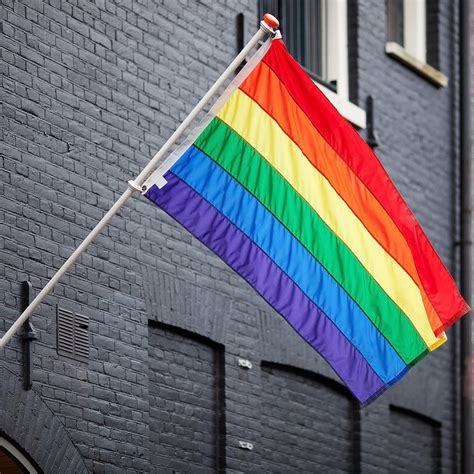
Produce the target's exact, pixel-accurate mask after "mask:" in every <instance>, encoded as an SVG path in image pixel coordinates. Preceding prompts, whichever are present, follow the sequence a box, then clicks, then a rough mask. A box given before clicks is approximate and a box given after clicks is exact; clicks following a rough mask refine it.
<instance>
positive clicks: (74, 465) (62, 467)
mask: <svg viewBox="0 0 474 474" xmlns="http://www.w3.org/2000/svg"><path fill="white" fill-rule="evenodd" d="M0 400H1V403H0V436H1V435H2V434H4V435H6V437H7V438H8V439H10V440H12V441H13V442H14V443H15V444H17V445H18V446H19V447H21V449H22V450H23V451H24V452H25V453H27V454H28V456H29V457H30V458H31V460H33V461H34V463H35V464H36V465H37V466H38V467H39V469H41V470H42V471H43V472H74V473H86V472H88V471H87V468H86V465H85V463H84V460H83V459H82V456H81V454H80V453H79V451H78V449H77V448H76V447H75V446H74V444H73V443H72V441H71V439H70V437H69V434H68V432H67V431H66V429H65V427H64V426H63V424H62V423H61V421H60V420H59V418H58V417H56V416H55V415H54V413H52V411H51V410H50V409H49V408H48V406H47V405H46V403H45V402H44V401H43V400H42V398H41V397H40V396H39V395H38V393H36V391H35V390H28V391H25V390H23V387H22V384H21V381H20V379H19V378H18V377H17V376H16V375H15V374H14V373H13V372H11V371H10V370H8V369H6V368H5V367H2V368H0Z"/></svg>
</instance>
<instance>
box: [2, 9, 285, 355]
mask: <svg viewBox="0 0 474 474" xmlns="http://www.w3.org/2000/svg"><path fill="white" fill-rule="evenodd" d="M276 28H278V20H277V19H276V18H275V17H273V16H272V15H270V14H268V13H266V14H265V15H264V16H263V20H262V21H261V22H260V29H259V30H258V31H257V33H255V34H254V35H253V37H252V38H251V39H250V41H249V42H248V43H247V44H246V46H245V47H244V49H243V50H242V51H241V52H240V53H239V54H238V55H237V56H236V58H235V59H234V60H233V61H232V62H231V63H230V64H229V66H228V67H227V69H226V70H225V71H224V72H223V73H222V75H221V76H220V77H219V78H218V79H217V81H216V82H215V83H214V84H213V86H212V87H211V88H210V89H209V91H208V92H207V93H206V94H205V95H204V97H203V98H202V99H201V100H200V101H199V102H198V104H197V105H196V106H195V107H194V109H193V110H192V111H191V112H190V113H189V115H188V116H187V117H186V118H185V119H184V121H183V122H182V123H181V125H180V126H179V127H178V128H177V129H176V130H175V132H174V133H173V134H172V135H171V137H170V138H169V139H168V140H167V141H166V143H165V144H164V145H163V146H162V147H161V148H160V150H159V151H158V152H157V153H156V155H155V156H154V157H153V158H152V159H151V160H150V162H149V163H148V164H147V165H146V166H145V168H143V170H142V171H141V173H140V174H139V175H138V176H137V177H136V178H135V180H130V181H128V189H127V190H126V191H125V192H124V193H123V194H122V195H121V196H120V197H119V199H118V200H117V201H116V202H115V204H114V205H113V206H112V207H111V208H110V209H109V210H108V212H107V213H106V214H105V215H104V217H102V219H101V220H100V221H99V222H98V223H97V225H96V226H95V227H94V228H93V229H92V230H91V231H90V233H89V235H88V236H87V237H86V238H85V239H84V240H83V241H82V242H81V244H80V245H79V246H78V247H77V248H76V250H74V252H73V253H72V254H71V256H70V257H69V258H68V259H67V260H66V261H65V262H64V264H63V265H62V267H61V268H60V269H59V270H58V271H57V272H56V273H55V274H54V276H53V277H52V278H51V280H49V282H48V283H47V284H46V286H45V287H44V288H43V289H42V290H41V291H40V292H39V293H38V295H37V296H36V298H35V299H34V300H33V301H32V302H31V303H30V304H29V306H28V307H27V308H26V309H25V311H23V313H22V314H21V315H20V316H19V317H18V319H17V320H16V321H15V322H14V323H13V324H12V326H11V327H10V329H8V331H7V332H6V333H5V334H4V335H3V337H2V338H1V339H0V349H3V348H4V347H5V345H6V344H7V343H8V342H9V341H10V339H11V338H12V337H13V336H14V335H15V334H16V332H17V331H18V330H19V329H20V328H21V327H22V325H23V323H24V322H25V321H26V320H27V319H28V318H29V317H30V316H31V315H32V313H33V311H34V310H35V308H36V307H37V306H38V305H39V304H40V303H41V302H42V301H43V300H44V298H45V297H46V296H47V295H48V294H49V293H50V292H51V290H52V289H53V288H54V287H55V285H56V283H57V282H58V281H59V279H60V278H61V277H62V276H63V275H64V274H65V273H66V272H67V270H68V269H69V268H70V267H71V266H72V265H73V264H74V263H75V261H76V260H77V259H78V258H79V256H80V255H81V254H82V253H83V252H84V251H85V250H86V248H87V247H88V246H89V244H90V243H91V242H92V241H93V240H94V239H95V238H96V237H97V235H98V234H99V233H100V232H101V231H102V229H103V228H104V227H105V226H106V225H107V224H108V222H109V221H110V219H111V218H112V217H113V216H114V215H115V214H117V212H118V211H119V210H120V209H121V207H122V206H123V205H124V204H125V203H126V202H127V201H128V199H129V198H130V197H131V196H132V194H133V193H134V192H135V191H141V190H142V186H143V183H144V182H145V180H146V179H147V178H148V176H149V175H150V174H151V173H152V172H153V170H154V169H155V167H156V166H157V164H158V163H159V162H160V160H161V159H162V158H163V156H164V155H165V154H166V153H167V152H168V151H169V149H170V148H171V147H172V146H173V145H174V143H175V142H176V140H177V139H178V138H179V137H180V136H181V135H182V133H183V132H184V131H185V130H186V129H187V128H188V127H189V125H190V123H191V122H192V121H193V120H194V119H195V118H196V116H197V115H198V114H199V112H201V110H202V109H203V108H204V107H205V105H206V104H207V103H208V102H209V100H210V99H211V98H212V96H213V95H214V94H215V93H216V92H217V91H218V90H219V89H220V87H221V86H222V85H223V84H224V83H225V81H226V80H227V79H228V78H229V77H230V76H231V75H232V74H233V73H234V71H235V70H236V69H237V67H238V66H239V65H240V64H241V63H242V61H243V60H244V59H245V57H246V56H247V55H248V54H249V52H250V51H251V50H252V49H253V48H254V47H255V46H256V45H257V44H258V42H259V41H260V40H261V39H262V38H263V37H264V36H265V35H266V34H274V33H275V29H276Z"/></svg>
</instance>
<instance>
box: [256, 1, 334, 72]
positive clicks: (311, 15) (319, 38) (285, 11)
mask: <svg viewBox="0 0 474 474" xmlns="http://www.w3.org/2000/svg"><path fill="white" fill-rule="evenodd" d="M323 2H324V0H260V1H259V15H260V17H261V16H262V15H263V14H264V13H266V12H269V13H272V14H273V15H275V16H277V17H278V19H279V21H280V30H281V33H282V35H283V40H284V41H285V44H286V46H287V48H288V51H289V52H290V53H291V55H292V56H293V57H294V58H295V59H296V60H297V61H298V62H299V63H300V64H301V65H302V66H303V67H305V68H306V69H307V70H308V71H309V72H311V73H313V74H314V75H316V76H318V77H320V78H322V79H325V77H324V69H325V68H324V65H323V61H322V57H323V56H322V50H323V43H322V42H323V29H324V25H325V23H324V21H323V14H322V3H323Z"/></svg>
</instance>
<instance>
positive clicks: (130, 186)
mask: <svg viewBox="0 0 474 474" xmlns="http://www.w3.org/2000/svg"><path fill="white" fill-rule="evenodd" d="M127 186H128V189H130V191H132V192H137V193H141V192H142V191H143V186H140V185H139V184H138V183H137V182H136V181H134V180H133V179H129V180H128V181H127Z"/></svg>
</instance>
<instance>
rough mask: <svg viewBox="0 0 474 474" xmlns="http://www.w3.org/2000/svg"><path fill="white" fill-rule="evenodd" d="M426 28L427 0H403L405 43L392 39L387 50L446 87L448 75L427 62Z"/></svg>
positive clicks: (421, 73) (436, 83) (434, 82)
mask: <svg viewBox="0 0 474 474" xmlns="http://www.w3.org/2000/svg"><path fill="white" fill-rule="evenodd" d="M389 21H390V19H389ZM426 28H427V25H426V0H403V43H404V44H403V45H401V44H399V43H398V42H395V41H393V40H390V41H388V42H387V43H385V52H386V53H387V54H388V55H389V56H391V57H392V58H394V59H396V60H397V61H399V62H401V63H402V64H404V65H406V66H408V67H409V68H410V69H412V70H413V71H415V72H416V73H418V74H419V75H420V76H422V77H424V78H425V79H427V80H428V81H430V82H432V83H433V84H434V85H436V86H437V87H446V86H447V85H448V77H447V76H445V75H444V74H443V73H442V72H441V71H438V70H437V69H436V68H434V67H433V66H430V65H429V64H427V62H426V61H427V44H426Z"/></svg>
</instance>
